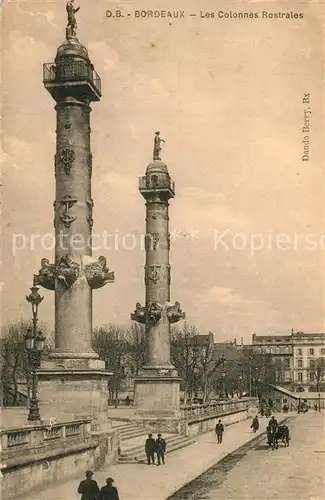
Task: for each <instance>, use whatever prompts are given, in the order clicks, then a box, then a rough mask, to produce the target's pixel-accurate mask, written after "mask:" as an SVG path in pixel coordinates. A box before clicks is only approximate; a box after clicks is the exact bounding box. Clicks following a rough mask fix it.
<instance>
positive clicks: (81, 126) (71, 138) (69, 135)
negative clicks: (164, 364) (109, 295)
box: [52, 97, 98, 358]
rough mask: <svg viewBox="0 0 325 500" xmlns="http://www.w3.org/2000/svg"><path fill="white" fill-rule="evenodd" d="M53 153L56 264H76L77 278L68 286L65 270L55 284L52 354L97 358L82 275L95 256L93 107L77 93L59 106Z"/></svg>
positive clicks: (89, 291)
mask: <svg viewBox="0 0 325 500" xmlns="http://www.w3.org/2000/svg"><path fill="white" fill-rule="evenodd" d="M55 108H56V112H57V143H56V155H55V176H56V200H55V202H54V208H55V214H54V217H55V219H54V222H55V233H56V252H55V262H56V268H57V269H60V268H62V267H63V269H64V266H65V265H66V260H68V263H75V266H76V268H77V266H78V268H79V276H78V277H77V279H76V281H75V282H74V283H72V284H71V286H70V287H67V281H66V280H65V279H64V273H63V275H62V277H61V278H60V277H59V275H58V276H57V286H56V289H55V335H56V341H55V345H56V350H55V352H54V353H52V356H56V357H65V356H66V355H69V356H74V357H89V358H97V357H98V356H97V354H96V353H95V352H94V351H93V349H92V347H91V338H92V289H91V287H90V285H89V283H88V282H87V279H86V278H85V276H84V275H83V274H84V273H83V268H84V263H85V260H86V259H84V256H86V257H91V255H92V248H91V234H92V224H93V217H92V211H93V201H92V198H91V152H90V111H91V109H90V106H89V105H88V104H87V103H85V102H82V101H80V100H77V99H75V98H73V97H66V98H65V99H64V100H63V101H62V102H59V103H58V104H57V105H56V107H55Z"/></svg>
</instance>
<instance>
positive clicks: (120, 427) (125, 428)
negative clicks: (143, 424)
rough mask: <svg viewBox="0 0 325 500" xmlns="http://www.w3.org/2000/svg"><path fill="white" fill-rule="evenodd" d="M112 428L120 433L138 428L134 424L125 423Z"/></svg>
mask: <svg viewBox="0 0 325 500" xmlns="http://www.w3.org/2000/svg"><path fill="white" fill-rule="evenodd" d="M114 429H116V430H118V431H119V432H120V433H122V434H123V433H126V432H128V431H133V430H135V429H138V427H137V426H136V425H135V424H127V425H117V426H115V427H114Z"/></svg>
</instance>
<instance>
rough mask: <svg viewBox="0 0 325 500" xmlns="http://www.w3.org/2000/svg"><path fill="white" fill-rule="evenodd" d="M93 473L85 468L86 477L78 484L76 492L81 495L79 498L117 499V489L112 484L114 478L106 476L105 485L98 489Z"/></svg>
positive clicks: (85, 499) (83, 499) (88, 499)
mask: <svg viewBox="0 0 325 500" xmlns="http://www.w3.org/2000/svg"><path fill="white" fill-rule="evenodd" d="M93 475H94V473H93V472H92V471H91V470H87V472H86V479H84V480H83V481H81V483H80V484H79V488H78V493H79V494H80V495H81V500H119V496H118V491H117V489H116V488H115V486H113V482H114V479H113V478H112V477H108V478H107V479H106V485H105V486H103V487H102V488H100V489H99V486H98V484H97V481H95V480H94V479H93Z"/></svg>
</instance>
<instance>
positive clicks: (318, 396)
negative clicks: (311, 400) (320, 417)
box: [318, 393, 320, 411]
mask: <svg viewBox="0 0 325 500" xmlns="http://www.w3.org/2000/svg"><path fill="white" fill-rule="evenodd" d="M318 411H320V393H319V394H318Z"/></svg>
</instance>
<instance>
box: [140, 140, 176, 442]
mask: <svg viewBox="0 0 325 500" xmlns="http://www.w3.org/2000/svg"><path fill="white" fill-rule="evenodd" d="M158 135H159V134H158ZM156 137H157V134H156ZM139 191H140V193H141V194H142V196H143V197H144V198H145V200H146V236H145V251H146V264H145V296H146V303H145V306H141V304H140V303H137V304H136V309H135V311H134V313H133V314H131V319H133V320H135V321H137V322H139V323H142V324H144V325H145V330H146V337H147V362H146V364H145V365H144V366H143V368H142V373H141V375H140V376H139V377H138V378H136V379H135V399H136V401H135V402H136V406H137V412H136V419H137V420H138V421H139V422H140V423H142V424H143V423H146V424H148V423H149V425H150V428H151V430H152V431H154V432H156V431H157V432H159V431H165V432H166V431H170V432H173V431H174V432H177V431H178V430H179V417H180V411H179V384H180V378H179V377H178V374H177V371H176V370H175V368H174V366H173V365H172V364H171V361H170V324H172V323H175V322H177V321H179V320H180V319H184V318H185V313H184V312H182V311H181V308H180V304H179V303H178V302H175V304H174V305H172V304H171V303H170V284H171V266H170V263H169V250H170V236H169V215H168V207H169V199H170V198H173V197H174V195H175V186H174V182H173V181H172V179H171V178H170V175H169V173H168V169H167V166H166V165H165V164H164V163H163V162H162V161H161V160H160V158H159V157H158V155H155V153H154V159H153V162H152V163H150V165H148V167H147V170H146V175H145V176H144V177H141V178H140V181H139Z"/></svg>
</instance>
